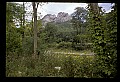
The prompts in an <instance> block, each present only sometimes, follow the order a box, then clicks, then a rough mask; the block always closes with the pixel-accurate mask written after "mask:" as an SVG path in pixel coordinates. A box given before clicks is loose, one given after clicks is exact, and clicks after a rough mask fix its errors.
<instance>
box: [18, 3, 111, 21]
mask: <svg viewBox="0 0 120 82" xmlns="http://www.w3.org/2000/svg"><path fill="white" fill-rule="evenodd" d="M17 3H19V4H23V2H17ZM98 5H99V6H101V7H103V8H102V9H105V11H106V12H110V11H111V3H98ZM25 7H26V11H28V12H29V11H32V4H31V2H27V4H26V5H25ZM76 7H84V8H85V7H87V4H86V3H65V2H64V3H60V2H59V3H58V2H48V3H43V5H42V6H38V9H37V12H38V14H37V15H38V16H39V17H38V18H39V19H41V18H43V17H44V16H45V15H47V14H52V15H57V13H59V12H65V13H68V14H69V15H70V14H72V13H73V12H74V9H75V8H76ZM40 13H41V14H40ZM26 19H28V20H31V19H32V16H31V15H30V14H29V16H27V17H26Z"/></svg>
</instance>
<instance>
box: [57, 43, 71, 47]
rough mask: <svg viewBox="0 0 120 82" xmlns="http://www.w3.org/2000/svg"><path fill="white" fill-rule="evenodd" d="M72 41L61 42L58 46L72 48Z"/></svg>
mask: <svg viewBox="0 0 120 82" xmlns="http://www.w3.org/2000/svg"><path fill="white" fill-rule="evenodd" d="M71 47H72V43H71V42H60V43H59V44H58V46H57V48H71Z"/></svg>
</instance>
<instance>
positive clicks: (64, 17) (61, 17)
mask: <svg viewBox="0 0 120 82" xmlns="http://www.w3.org/2000/svg"><path fill="white" fill-rule="evenodd" d="M71 19H72V17H71V16H70V15H69V14H68V13H65V12H59V13H58V14H57V16H56V15H51V14H47V15H45V16H44V17H43V18H42V23H43V25H46V24H47V23H48V22H55V23H61V22H66V21H69V20H71Z"/></svg>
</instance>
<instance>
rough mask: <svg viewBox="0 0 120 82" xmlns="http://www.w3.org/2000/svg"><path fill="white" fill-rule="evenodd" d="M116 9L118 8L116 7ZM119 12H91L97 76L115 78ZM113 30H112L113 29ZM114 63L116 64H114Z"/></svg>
mask: <svg viewBox="0 0 120 82" xmlns="http://www.w3.org/2000/svg"><path fill="white" fill-rule="evenodd" d="M115 8H116V7H115ZM116 12H117V10H116V9H114V10H113V11H111V12H110V13H108V14H103V12H101V14H95V13H93V11H90V14H89V16H90V19H89V21H90V24H89V26H90V30H91V34H92V40H93V41H92V42H93V49H94V52H95V53H96V54H97V55H98V56H97V57H96V66H98V67H97V70H96V73H97V74H96V75H99V77H106V78H110V77H115V76H116V64H117V61H116V60H117V53H116V52H117V49H116V47H117V13H116ZM111 28H112V29H111ZM111 36H113V37H111ZM113 62H114V63H113Z"/></svg>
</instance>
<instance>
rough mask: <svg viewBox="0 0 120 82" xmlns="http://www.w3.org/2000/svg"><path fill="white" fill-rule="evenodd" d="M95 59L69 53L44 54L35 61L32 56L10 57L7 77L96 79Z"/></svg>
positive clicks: (92, 56)
mask: <svg viewBox="0 0 120 82" xmlns="http://www.w3.org/2000/svg"><path fill="white" fill-rule="evenodd" d="M13 56H14V55H13ZM94 57H95V56H94V55H90V56H87V55H84V56H80V55H77V56H75V55H72V54H69V53H68V54H63V53H44V54H43V55H40V56H38V57H37V58H36V59H35V60H34V59H33V58H32V57H31V56H24V57H23V56H21V57H17V56H16V57H8V58H7V63H6V64H7V65H6V69H7V71H6V76H8V77H81V78H94V77H98V76H96V73H95V70H96V69H95V62H94V61H95V60H94ZM9 58H11V59H9ZM13 65H14V66H13ZM57 68H60V69H57Z"/></svg>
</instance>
